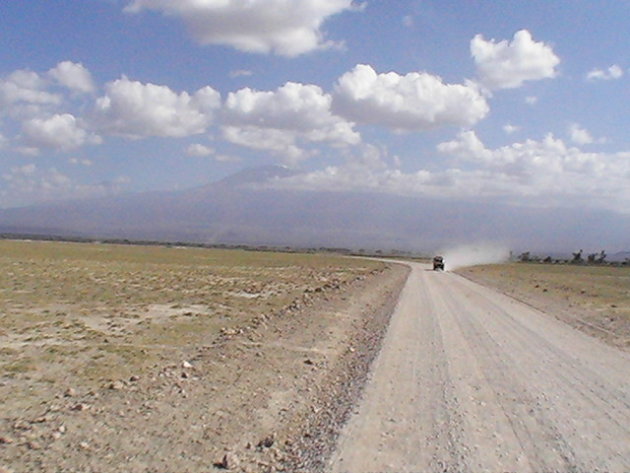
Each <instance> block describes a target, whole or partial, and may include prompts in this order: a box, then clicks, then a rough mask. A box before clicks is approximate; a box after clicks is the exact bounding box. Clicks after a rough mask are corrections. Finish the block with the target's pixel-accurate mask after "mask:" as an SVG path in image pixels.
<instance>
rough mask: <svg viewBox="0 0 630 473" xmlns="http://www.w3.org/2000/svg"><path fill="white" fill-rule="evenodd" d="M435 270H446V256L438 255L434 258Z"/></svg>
mask: <svg viewBox="0 0 630 473" xmlns="http://www.w3.org/2000/svg"><path fill="white" fill-rule="evenodd" d="M433 271H444V258H443V257H441V256H436V257H435V258H433Z"/></svg>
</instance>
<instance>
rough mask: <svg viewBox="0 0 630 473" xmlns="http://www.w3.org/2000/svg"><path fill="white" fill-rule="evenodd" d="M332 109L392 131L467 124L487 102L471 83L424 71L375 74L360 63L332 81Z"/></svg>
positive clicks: (482, 114) (484, 111) (479, 114)
mask: <svg viewBox="0 0 630 473" xmlns="http://www.w3.org/2000/svg"><path fill="white" fill-rule="evenodd" d="M333 105H334V110H335V111H336V112H337V113H339V114H340V115H342V116H344V117H346V118H348V119H351V120H353V121H356V122H357V123H363V124H374V125H382V126H385V127H389V128H392V129H394V130H398V131H402V130H414V131H417V130H426V129H430V128H435V127H439V126H444V125H456V126H469V125H472V124H474V123H477V122H478V121H479V120H481V119H482V118H483V117H485V116H486V114H487V113H488V110H489V107H488V104H487V102H486V100H485V98H484V97H483V96H482V95H481V93H480V91H479V90H478V88H477V87H476V86H475V85H474V84H472V83H467V84H464V85H462V84H445V83H444V82H443V81H442V79H441V78H440V77H438V76H434V75H431V74H428V73H424V72H411V73H408V74H406V75H400V74H398V73H396V72H389V73H385V74H378V73H377V72H376V71H375V70H374V69H373V68H372V67H371V66H369V65H365V64H359V65H357V66H355V68H354V69H353V70H352V71H350V72H347V73H345V74H344V75H342V76H341V77H340V78H339V80H338V82H337V84H336V85H335V92H334V104H333Z"/></svg>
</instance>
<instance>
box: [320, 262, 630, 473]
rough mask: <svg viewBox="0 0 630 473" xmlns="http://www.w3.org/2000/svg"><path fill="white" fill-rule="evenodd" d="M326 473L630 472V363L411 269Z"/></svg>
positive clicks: (530, 312) (451, 280)
mask: <svg viewBox="0 0 630 473" xmlns="http://www.w3.org/2000/svg"><path fill="white" fill-rule="evenodd" d="M330 470H331V471H332V472H333V473H346V472H348V473H361V472H379V473H381V472H382V473H390V472H391V473H394V472H396V473H402V472H420V471H432V472H438V471H439V472H512V471H514V472H516V471H518V472H596V471H597V472H610V473H612V472H628V471H630V356H629V355H628V354H627V353H624V352H621V351H618V350H616V349H615V348H612V347H609V346H607V345H605V344H603V343H601V342H600V341H598V340H596V339H593V338H590V337H588V336H587V335H585V334H583V333H581V332H579V331H577V330H575V329H573V328H571V327H569V326H568V325H565V324H563V323H562V322H559V321H557V320H555V319H554V318H553V317H550V316H548V315H546V314H543V313H540V312H538V311H536V310H534V309H532V308H530V307H529V306H527V305H524V304H522V303H519V302H517V301H515V300H513V299H510V298H508V297H506V296H503V295H501V294H499V293H497V292H494V291H492V290H490V289H487V288H484V287H482V286H479V285H477V284H475V283H473V282H471V281H469V280H466V279H464V278H462V277H460V276H458V275H456V274H453V273H438V272H433V271H430V270H428V269H427V267H426V266H424V265H419V264H414V265H413V271H412V273H411V274H410V276H409V279H408V282H407V285H406V287H405V288H404V289H403V292H402V294H401V297H400V301H399V303H398V306H397V308H396V311H395V313H394V315H393V317H392V320H391V325H390V327H389V331H388V333H387V335H386V337H385V340H384V342H383V347H382V351H381V353H380V355H379V357H378V358H377V359H376V361H375V363H374V365H373V367H372V373H371V376H370V379H369V381H368V384H367V386H366V389H365V392H364V396H363V399H362V401H361V402H360V403H359V405H358V407H357V409H356V411H355V412H354V413H353V415H352V417H351V418H350V420H349V422H348V424H347V425H346V427H345V428H344V431H343V432H342V435H341V437H340V439H339V443H338V447H337V451H336V452H335V454H334V455H333V457H332V459H331V465H330Z"/></svg>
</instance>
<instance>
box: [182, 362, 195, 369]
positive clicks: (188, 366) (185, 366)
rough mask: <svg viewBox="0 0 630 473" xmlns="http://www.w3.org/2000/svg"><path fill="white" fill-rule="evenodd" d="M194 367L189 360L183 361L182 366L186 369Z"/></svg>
mask: <svg viewBox="0 0 630 473" xmlns="http://www.w3.org/2000/svg"><path fill="white" fill-rule="evenodd" d="M192 367H193V365H191V364H190V363H189V362H188V361H184V362H183V363H182V368H184V369H190V368H192Z"/></svg>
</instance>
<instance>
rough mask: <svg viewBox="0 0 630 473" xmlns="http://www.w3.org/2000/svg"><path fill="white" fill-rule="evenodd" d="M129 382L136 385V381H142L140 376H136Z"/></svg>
mask: <svg viewBox="0 0 630 473" xmlns="http://www.w3.org/2000/svg"><path fill="white" fill-rule="evenodd" d="M129 381H131V382H132V383H135V382H136V381H140V376H136V375H135V374H134V375H133V376H131V377H130V378H129Z"/></svg>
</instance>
